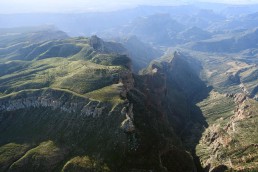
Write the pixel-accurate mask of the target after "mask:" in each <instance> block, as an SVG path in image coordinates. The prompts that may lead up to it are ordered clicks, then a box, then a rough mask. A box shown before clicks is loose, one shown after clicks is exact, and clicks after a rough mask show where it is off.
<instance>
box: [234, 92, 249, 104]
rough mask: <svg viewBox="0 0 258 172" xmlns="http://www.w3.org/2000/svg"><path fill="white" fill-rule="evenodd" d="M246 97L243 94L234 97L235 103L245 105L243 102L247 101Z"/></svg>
mask: <svg viewBox="0 0 258 172" xmlns="http://www.w3.org/2000/svg"><path fill="white" fill-rule="evenodd" d="M246 98H247V97H246V95H245V94H243V93H238V94H235V95H234V101H235V103H243V101H244V100H245V99H246Z"/></svg>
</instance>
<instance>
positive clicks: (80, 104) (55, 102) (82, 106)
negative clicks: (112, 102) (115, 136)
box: [0, 89, 110, 117]
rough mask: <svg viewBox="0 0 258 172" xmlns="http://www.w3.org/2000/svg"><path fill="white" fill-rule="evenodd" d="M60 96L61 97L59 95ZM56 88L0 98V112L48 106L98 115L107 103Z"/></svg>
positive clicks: (106, 106) (69, 111)
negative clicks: (73, 95) (76, 95)
mask: <svg viewBox="0 0 258 172" xmlns="http://www.w3.org/2000/svg"><path fill="white" fill-rule="evenodd" d="M59 96H61V97H59ZM71 97H72V95H71V94H69V93H64V92H62V91H58V90H52V89H47V90H38V91H36V92H33V93H30V92H26V91H25V92H22V93H18V94H17V95H16V96H14V97H12V96H10V97H5V98H0V112H5V111H7V112H8V111H17V110H22V109H26V110H27V109H31V108H41V107H48V108H51V109H52V110H60V111H62V112H67V113H77V114H79V115H82V116H92V117H99V116H100V115H102V112H103V110H104V109H108V108H110V107H109V105H108V104H105V103H101V102H98V101H92V100H90V99H87V98H82V97H77V98H74V99H71Z"/></svg>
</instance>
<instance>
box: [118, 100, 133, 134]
mask: <svg viewBox="0 0 258 172" xmlns="http://www.w3.org/2000/svg"><path fill="white" fill-rule="evenodd" d="M121 115H125V116H126V119H125V120H124V121H123V122H122V123H121V128H122V129H123V130H124V132H125V133H133V132H134V131H135V126H134V124H133V116H134V114H133V104H130V105H129V104H128V105H127V106H126V107H124V108H123V109H122V111H121Z"/></svg>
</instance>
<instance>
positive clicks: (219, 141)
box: [198, 93, 258, 172]
mask: <svg viewBox="0 0 258 172" xmlns="http://www.w3.org/2000/svg"><path fill="white" fill-rule="evenodd" d="M226 97H227V98H230V99H232V100H233V101H232V102H234V106H235V109H234V111H233V112H232V115H229V116H228V117H224V116H222V117H221V118H219V119H217V121H214V123H213V124H212V125H210V126H209V127H208V128H207V129H206V131H205V132H204V134H203V137H202V139H201V141H200V144H199V145H198V147H199V148H198V149H200V151H201V152H202V153H203V155H204V156H206V153H208V154H209V156H208V157H206V158H204V156H203V155H201V158H202V159H203V160H202V163H203V166H206V169H207V171H210V172H213V171H216V170H218V169H221V171H225V170H235V171H241V170H243V171H244V170H246V171H248V170H251V171H252V170H254V169H257V165H256V159H255V158H254V157H256V156H257V152H256V151H254V150H255V149H256V147H255V146H256V143H257V139H255V137H256V135H257V134H256V133H255V131H254V130H256V129H254V130H253V129H251V128H249V126H250V125H253V124H255V122H256V120H257V114H258V111H257V107H256V106H257V102H256V101H255V100H253V99H251V98H249V97H248V96H247V95H246V94H245V93H237V94H227V95H226ZM217 114H219V112H218V113H217ZM222 167H223V168H222Z"/></svg>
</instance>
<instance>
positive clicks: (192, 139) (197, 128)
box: [180, 87, 213, 172]
mask: <svg viewBox="0 0 258 172" xmlns="http://www.w3.org/2000/svg"><path fill="white" fill-rule="evenodd" d="M212 89H213V88H212V87H206V88H204V89H203V90H202V91H201V92H199V93H198V94H196V95H195V96H196V97H193V99H192V101H190V100H189V104H190V105H191V116H190V120H189V121H190V122H189V123H188V124H187V125H186V127H185V128H184V130H183V131H182V133H181V134H180V137H181V139H182V142H183V144H184V146H185V147H186V149H187V150H188V151H190V152H191V153H192V156H193V158H194V161H195V165H196V168H197V171H198V172H203V171H204V167H202V166H201V162H200V159H199V157H198V156H197V155H196V146H197V145H198V143H199V141H200V139H201V137H202V134H203V132H204V131H205V128H207V127H208V123H207V122H206V119H205V117H204V115H203V113H202V111H201V109H200V108H199V107H198V106H197V105H196V104H197V103H199V102H201V101H203V100H204V99H206V98H207V97H208V96H209V92H210V91H211V90H212Z"/></svg>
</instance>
